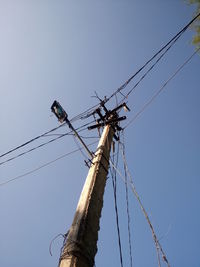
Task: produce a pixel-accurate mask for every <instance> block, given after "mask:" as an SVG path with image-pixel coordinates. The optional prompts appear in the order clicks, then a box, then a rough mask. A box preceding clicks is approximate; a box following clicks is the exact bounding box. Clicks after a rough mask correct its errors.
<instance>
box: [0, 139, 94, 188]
mask: <svg viewBox="0 0 200 267" xmlns="http://www.w3.org/2000/svg"><path fill="white" fill-rule="evenodd" d="M97 142H98V141H96V142H93V143H90V144H88V146H91V145H94V144H96V143H97ZM80 150H83V147H81V148H78V149H75V150H73V151H71V152H68V153H66V154H64V155H62V156H60V157H58V158H56V159H54V160H51V161H49V162H47V163H45V164H43V165H41V166H39V167H37V168H35V169H33V170H31V171H28V172H25V173H23V174H21V175H18V176H16V177H14V178H11V179H9V180H7V181H5V182H2V183H0V186H4V185H6V184H8V183H10V182H13V181H15V180H18V179H20V178H23V177H25V176H27V175H29V174H32V173H34V172H36V171H38V170H40V169H42V168H44V167H46V166H48V165H50V164H52V163H54V162H56V161H58V160H60V159H63V158H65V157H67V156H69V155H72V154H74V153H76V152H78V151H80Z"/></svg>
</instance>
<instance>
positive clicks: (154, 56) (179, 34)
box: [105, 13, 200, 102]
mask: <svg viewBox="0 0 200 267" xmlns="http://www.w3.org/2000/svg"><path fill="white" fill-rule="evenodd" d="M199 16H200V13H199V14H197V15H196V16H195V17H194V18H193V19H192V20H191V21H190V22H189V23H188V24H187V25H186V26H184V27H183V28H182V29H181V30H180V31H179V32H178V33H177V34H176V35H175V36H174V37H172V38H171V39H170V40H169V41H168V42H167V43H166V44H165V45H164V46H163V47H161V49H160V50H159V51H158V52H156V53H155V54H154V55H153V56H152V57H151V58H150V59H149V60H148V61H147V62H146V63H145V64H144V65H143V66H142V67H141V68H140V69H139V70H137V71H136V72H135V73H134V74H133V75H132V76H131V77H130V78H129V79H128V80H127V81H126V82H125V83H124V84H122V85H121V86H120V87H119V88H118V89H117V90H116V91H115V92H114V93H113V94H112V95H111V96H110V97H109V98H107V99H106V101H105V102H108V101H109V100H110V99H111V98H112V97H113V96H115V95H116V94H118V93H120V92H121V91H122V90H123V89H124V88H125V87H126V86H127V85H128V84H129V83H130V82H131V81H132V80H133V78H135V77H136V76H137V75H138V74H139V73H140V72H141V71H142V70H143V69H144V68H145V67H146V66H147V65H148V64H149V63H150V62H151V61H152V60H154V59H155V58H156V57H157V56H158V55H159V54H160V53H161V52H162V51H164V50H165V49H166V48H167V47H168V46H169V45H170V44H171V45H170V47H169V48H167V49H166V51H165V52H164V53H163V55H162V56H161V58H162V57H163V56H164V54H166V52H167V51H168V50H169V49H170V48H171V47H172V45H173V44H175V42H176V41H177V40H178V39H179V38H180V37H181V35H182V34H183V33H184V32H185V31H186V30H187V29H188V28H189V27H190V25H191V24H192V23H193V22H194V21H195V20H196V19H197V18H198V17H199ZM161 58H160V59H161ZM160 59H158V60H157V61H156V63H155V64H157V63H158V61H159V60H160ZM153 67H154V66H153ZM153 67H151V68H150V70H151V69H152V68H153ZM150 70H149V71H150ZM149 71H148V72H149ZM145 76H146V75H145ZM142 79H143V78H142Z"/></svg>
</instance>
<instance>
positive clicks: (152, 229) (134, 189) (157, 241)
mask: <svg viewBox="0 0 200 267" xmlns="http://www.w3.org/2000/svg"><path fill="white" fill-rule="evenodd" d="M122 157H123V160H124V163H125V165H126V171H127V175H128V177H129V180H128V182H129V186H130V188H131V190H132V192H133V194H134V195H135V197H136V199H137V201H138V203H139V205H140V208H141V210H142V212H143V214H144V216H145V218H146V220H147V223H148V225H149V227H150V229H151V232H152V236H153V240H154V243H155V247H156V253H157V258H158V266H159V267H160V266H161V264H160V252H161V255H162V259H163V261H164V262H165V263H166V264H167V266H168V267H170V265H169V261H168V259H167V257H166V254H165V253H164V250H163V249H162V246H161V244H160V242H159V240H158V238H157V236H156V234H155V230H154V228H153V225H152V223H151V221H150V219H149V216H148V214H147V212H146V210H145V208H144V206H143V204H142V202H141V200H140V197H139V195H138V193H137V191H136V188H135V186H134V183H133V179H132V176H131V174H130V172H129V169H128V165H127V162H126V157H124V156H123V153H122ZM110 164H111V165H112V166H113V167H114V168H115V170H116V171H117V173H118V174H119V176H120V177H121V178H122V180H123V181H124V182H125V177H124V176H123V175H122V174H121V172H120V171H119V170H118V168H117V167H116V166H115V165H114V164H113V162H112V161H110Z"/></svg>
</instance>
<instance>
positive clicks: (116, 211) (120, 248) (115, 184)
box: [110, 142, 123, 267]
mask: <svg viewBox="0 0 200 267" xmlns="http://www.w3.org/2000/svg"><path fill="white" fill-rule="evenodd" d="M114 160H115V158H114V154H113V162H114ZM118 160H119V142H118V147H117V159H116V166H117V165H118ZM110 173H111V177H112V185H113V194H114V204H115V218H116V225H117V236H118V245H119V256H120V264H121V267H123V257H122V246H121V237H120V228H119V214H118V205H117V172H116V170H115V169H114V168H113V170H112V171H110Z"/></svg>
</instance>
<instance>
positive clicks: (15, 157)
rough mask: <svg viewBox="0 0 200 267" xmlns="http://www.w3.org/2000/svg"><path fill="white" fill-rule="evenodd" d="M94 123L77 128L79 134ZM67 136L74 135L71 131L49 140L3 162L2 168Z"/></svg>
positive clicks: (0, 163)
mask: <svg viewBox="0 0 200 267" xmlns="http://www.w3.org/2000/svg"><path fill="white" fill-rule="evenodd" d="M93 122H94V121H92V122H89V123H86V124H84V125H82V126H80V127H79V128H77V129H76V130H77V131H79V132H81V131H84V130H86V129H87V128H85V127H86V126H88V125H89V124H91V123H93ZM67 135H72V131H69V132H67V133H64V134H61V135H59V136H58V137H56V138H53V139H51V140H49V141H47V142H44V143H42V144H40V145H38V146H36V147H33V148H31V149H29V150H26V151H24V152H22V153H20V154H18V155H16V156H14V157H11V158H9V159H7V160H5V161H2V162H0V166H1V165H3V164H5V163H7V162H9V161H12V160H14V159H17V158H19V157H21V156H23V155H26V154H28V153H30V152H32V151H34V150H37V149H39V148H41V147H43V146H46V145H48V144H50V143H52V142H54V141H56V140H58V139H60V138H62V137H64V136H67ZM15 150H17V148H16V149H15Z"/></svg>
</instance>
